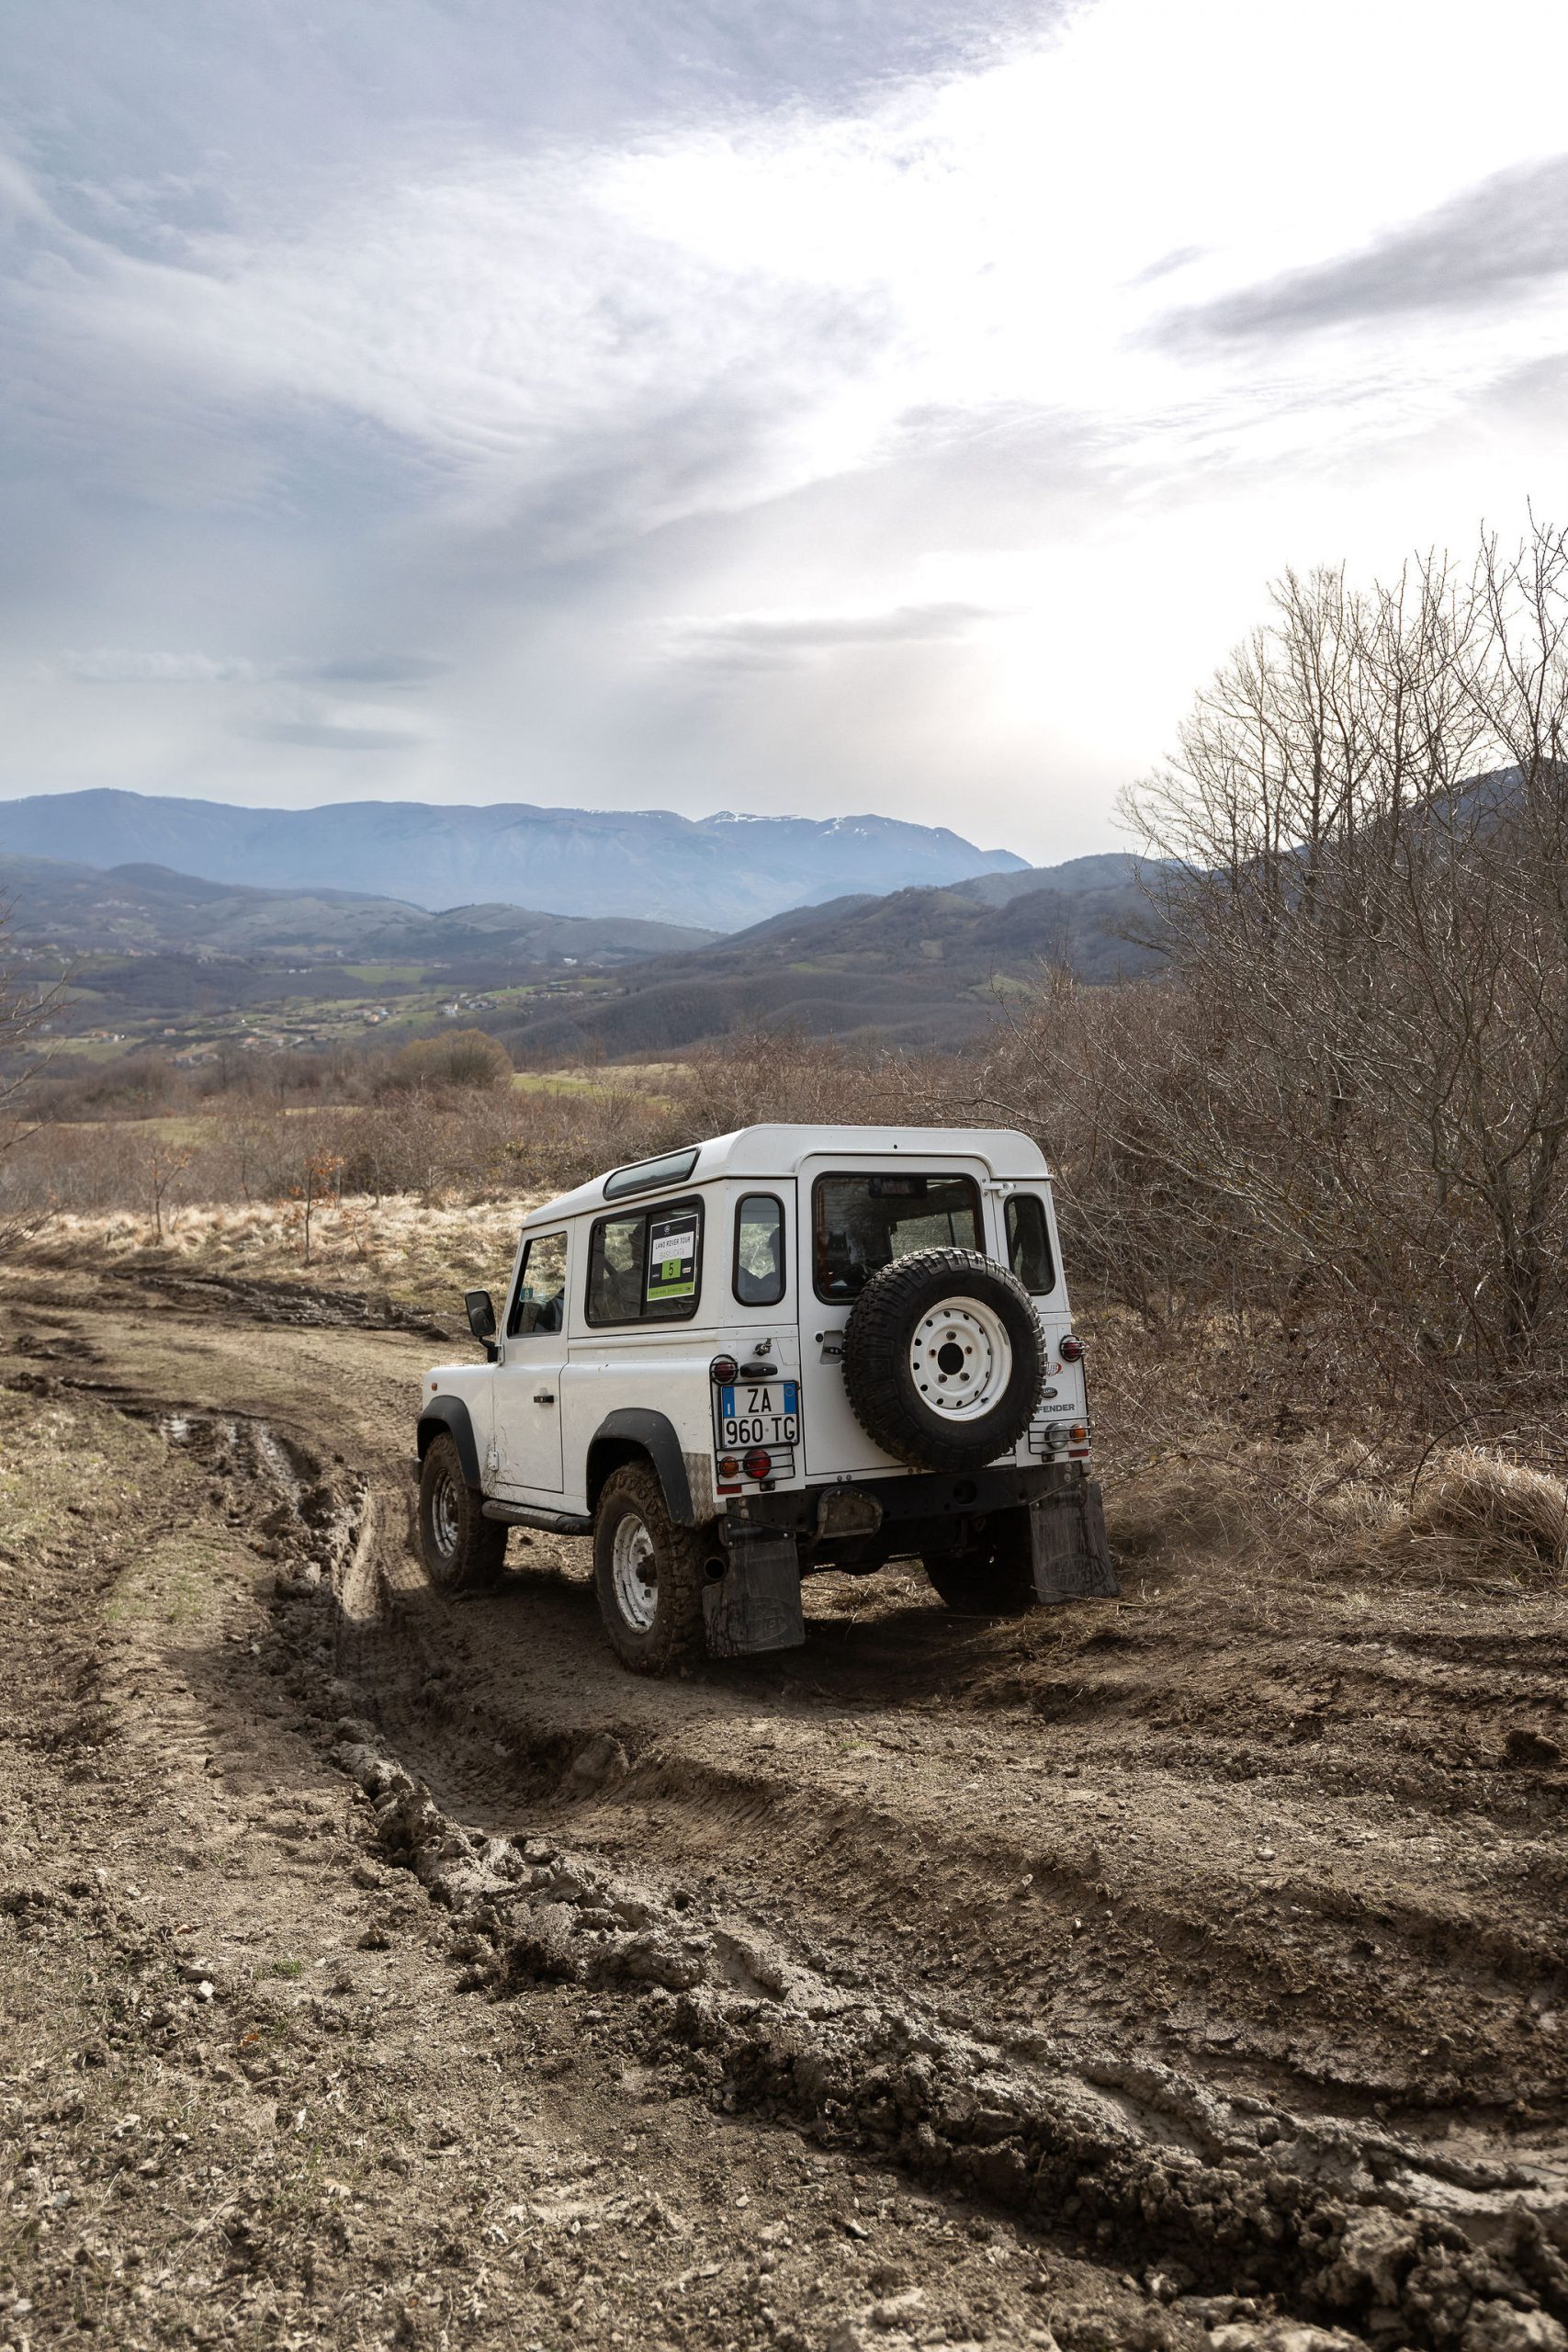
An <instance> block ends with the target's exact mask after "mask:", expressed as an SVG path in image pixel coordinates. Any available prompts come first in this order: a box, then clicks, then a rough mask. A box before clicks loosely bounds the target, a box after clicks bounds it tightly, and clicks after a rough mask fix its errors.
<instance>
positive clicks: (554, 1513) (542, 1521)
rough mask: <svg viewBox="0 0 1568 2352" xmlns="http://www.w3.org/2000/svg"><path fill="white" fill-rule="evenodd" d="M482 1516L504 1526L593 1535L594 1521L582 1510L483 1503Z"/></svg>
mask: <svg viewBox="0 0 1568 2352" xmlns="http://www.w3.org/2000/svg"><path fill="white" fill-rule="evenodd" d="M479 1513H480V1516H481V1517H482V1518H484V1519H496V1520H499V1521H501V1524H502V1527H542V1528H543V1529H544V1531H545V1532H546V1534H547V1535H592V1532H593V1521H592V1520H591V1519H589V1518H588V1517H587V1516H586V1514H585V1513H584V1512H582V1511H578V1510H538V1509H537V1508H536V1506H535V1505H534V1504H533V1503H481V1504H480V1506H479Z"/></svg>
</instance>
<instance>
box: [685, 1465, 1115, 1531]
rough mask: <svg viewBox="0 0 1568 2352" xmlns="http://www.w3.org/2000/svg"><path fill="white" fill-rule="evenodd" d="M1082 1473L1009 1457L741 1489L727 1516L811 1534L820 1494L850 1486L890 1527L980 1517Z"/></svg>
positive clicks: (1051, 1490) (1060, 1489)
mask: <svg viewBox="0 0 1568 2352" xmlns="http://www.w3.org/2000/svg"><path fill="white" fill-rule="evenodd" d="M1083 1475H1084V1465H1083V1464H1081V1463H1077V1462H1070V1463H1053V1464H1050V1465H1049V1467H1046V1466H1043V1465H1042V1466H1041V1467H1039V1468H1035V1467H1034V1466H1032V1465H1031V1466H1030V1467H1029V1468H1027V1469H1022V1468H1020V1467H1019V1466H1018V1465H1017V1464H1014V1463H1010V1462H1007V1463H998V1464H997V1466H996V1467H995V1468H994V1469H989V1470H976V1471H972V1472H971V1473H970V1474H969V1475H968V1476H966V1477H962V1478H950V1477H948V1476H945V1475H942V1474H939V1473H937V1472H934V1471H932V1472H925V1471H922V1472H919V1473H917V1475H916V1476H914V1477H912V1478H908V1477H905V1478H897V1477H895V1478H846V1479H844V1480H843V1481H842V1482H841V1483H840V1485H839V1486H833V1485H823V1486H819V1487H792V1488H790V1489H788V1490H787V1491H786V1492H784V1493H783V1494H773V1495H761V1494H756V1495H738V1496H736V1498H734V1500H733V1501H732V1502H731V1504H730V1506H729V1510H728V1519H729V1521H731V1522H732V1523H733V1522H734V1521H738V1520H739V1521H741V1522H743V1523H744V1524H746V1525H748V1526H751V1527H773V1528H783V1529H787V1530H788V1532H790V1533H791V1534H794V1535H800V1536H811V1535H815V1534H816V1532H817V1527H818V1510H819V1508H820V1503H821V1498H822V1497H823V1496H824V1495H830V1494H834V1493H836V1492H841V1491H844V1490H845V1489H847V1490H848V1491H849V1492H850V1493H852V1494H854V1495H869V1496H870V1497H871V1498H872V1499H873V1500H874V1502H876V1503H877V1504H878V1505H879V1506H880V1508H881V1511H882V1523H883V1525H884V1526H885V1527H886V1528H889V1529H891V1528H893V1527H895V1526H897V1522H898V1521H901V1520H917V1519H918V1520H926V1521H930V1520H942V1519H975V1518H977V1517H979V1516H980V1515H982V1514H988V1513H990V1512H991V1511H994V1510H1016V1509H1018V1508H1019V1507H1020V1506H1025V1507H1027V1505H1029V1504H1030V1503H1032V1502H1033V1501H1034V1500H1035V1499H1036V1498H1037V1497H1040V1496H1044V1495H1055V1494H1062V1493H1064V1492H1066V1491H1068V1490H1070V1489H1071V1488H1073V1487H1077V1486H1078V1485H1079V1484H1080V1483H1081V1482H1082V1478H1083Z"/></svg>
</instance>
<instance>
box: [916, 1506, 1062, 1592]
mask: <svg viewBox="0 0 1568 2352" xmlns="http://www.w3.org/2000/svg"><path fill="white" fill-rule="evenodd" d="M920 1565H921V1566H922V1567H923V1568H924V1569H925V1572H926V1574H927V1576H928V1577H930V1578H931V1583H932V1584H933V1585H934V1587H935V1588H936V1590H937V1592H938V1593H939V1595H940V1596H941V1598H942V1600H944V1601H945V1602H946V1603H947V1606H948V1607H949V1609H952V1610H954V1611H956V1612H957V1613H958V1614H959V1615H960V1616H963V1617H1021V1615H1022V1614H1023V1612H1024V1611H1025V1610H1026V1609H1032V1608H1033V1606H1034V1600H1035V1593H1034V1554H1033V1547H1032V1543H1031V1540H1030V1532H1029V1511H1028V1508H1027V1506H1025V1507H1024V1508H1022V1509H1014V1510H1005V1511H997V1512H996V1513H994V1514H993V1516H992V1519H991V1521H990V1523H989V1525H988V1526H987V1530H986V1540H985V1541H984V1542H983V1543H982V1544H978V1545H976V1547H975V1548H974V1549H972V1550H970V1551H967V1552H926V1553H923V1554H922V1555H921V1559H920Z"/></svg>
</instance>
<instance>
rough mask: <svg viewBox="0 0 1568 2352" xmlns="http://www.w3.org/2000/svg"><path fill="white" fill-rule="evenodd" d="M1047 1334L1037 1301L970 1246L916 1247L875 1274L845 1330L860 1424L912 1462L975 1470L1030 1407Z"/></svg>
mask: <svg viewBox="0 0 1568 2352" xmlns="http://www.w3.org/2000/svg"><path fill="white" fill-rule="evenodd" d="M1044 1383H1045V1343H1044V1340H1043V1338H1042V1336H1041V1330H1040V1323H1039V1318H1038V1317H1037V1316H1036V1315H1035V1312H1034V1303H1033V1301H1032V1298H1031V1297H1030V1295H1029V1293H1028V1292H1027V1291H1026V1290H1025V1289H1024V1287H1023V1284H1022V1283H1021V1282H1019V1281H1018V1280H1017V1278H1016V1277H1015V1276H1014V1275H1012V1274H1010V1272H1008V1271H1007V1269H1006V1267H1005V1266H998V1264H997V1263H996V1261H995V1260H994V1259H991V1258H986V1257H982V1256H981V1254H980V1252H979V1251H978V1250H918V1251H917V1252H916V1253H915V1255H914V1256H912V1257H909V1258H897V1259H895V1261H894V1262H893V1263H892V1265H890V1266H884V1267H883V1269H882V1271H881V1272H880V1273H878V1274H874V1275H873V1276H872V1278H871V1280H870V1282H869V1283H867V1284H866V1286H865V1288H864V1290H863V1291H862V1293H861V1295H860V1296H859V1298H858V1299H857V1300H856V1301H855V1304H854V1306H853V1307H852V1310H851V1314H850V1319H849V1324H848V1327H847V1329H846V1330H845V1332H844V1387H845V1389H846V1391H847V1393H848V1396H849V1400H850V1404H851V1407H852V1409H853V1412H854V1416H855V1419H856V1420H857V1421H859V1423H860V1425H861V1427H862V1429H863V1430H864V1431H865V1433H866V1435H867V1436H868V1437H869V1438H872V1439H874V1441H875V1442H876V1443H877V1444H878V1445H879V1446H881V1448H882V1449H883V1452H884V1453H890V1454H892V1455H893V1457H894V1459H895V1461H897V1462H907V1463H908V1465H909V1467H910V1468H911V1469H912V1470H937V1471H948V1472H951V1473H957V1472H963V1471H966V1470H983V1469H984V1468H985V1466H986V1464H987V1462H994V1461H995V1460H996V1458H997V1456H998V1454H999V1453H1010V1452H1011V1451H1012V1448H1013V1447H1014V1446H1015V1445H1016V1444H1017V1443H1018V1442H1019V1440H1020V1438H1021V1437H1022V1435H1023V1433H1024V1431H1025V1430H1027V1428H1028V1427H1029V1424H1030V1422H1031V1421H1032V1419H1033V1418H1034V1408H1035V1406H1036V1405H1037V1404H1038V1403H1039V1401H1040V1391H1041V1389H1042V1388H1043V1385H1044Z"/></svg>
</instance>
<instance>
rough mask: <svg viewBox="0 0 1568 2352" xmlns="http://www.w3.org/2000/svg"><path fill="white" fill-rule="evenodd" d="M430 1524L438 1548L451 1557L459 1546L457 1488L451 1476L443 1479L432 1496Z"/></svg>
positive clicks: (442, 1553)
mask: <svg viewBox="0 0 1568 2352" xmlns="http://www.w3.org/2000/svg"><path fill="white" fill-rule="evenodd" d="M430 1524H431V1527H432V1529H433V1530H434V1535H435V1548H436V1550H437V1551H438V1552H439V1553H441V1555H443V1557H445V1558H449V1557H450V1555H452V1554H453V1553H454V1552H455V1551H456V1550H457V1486H456V1484H455V1482H454V1481H453V1480H452V1479H451V1478H450V1477H446V1478H443V1479H442V1480H441V1482H440V1484H439V1485H438V1486H437V1487H436V1489H435V1492H434V1495H432V1497H431V1498H430Z"/></svg>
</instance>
